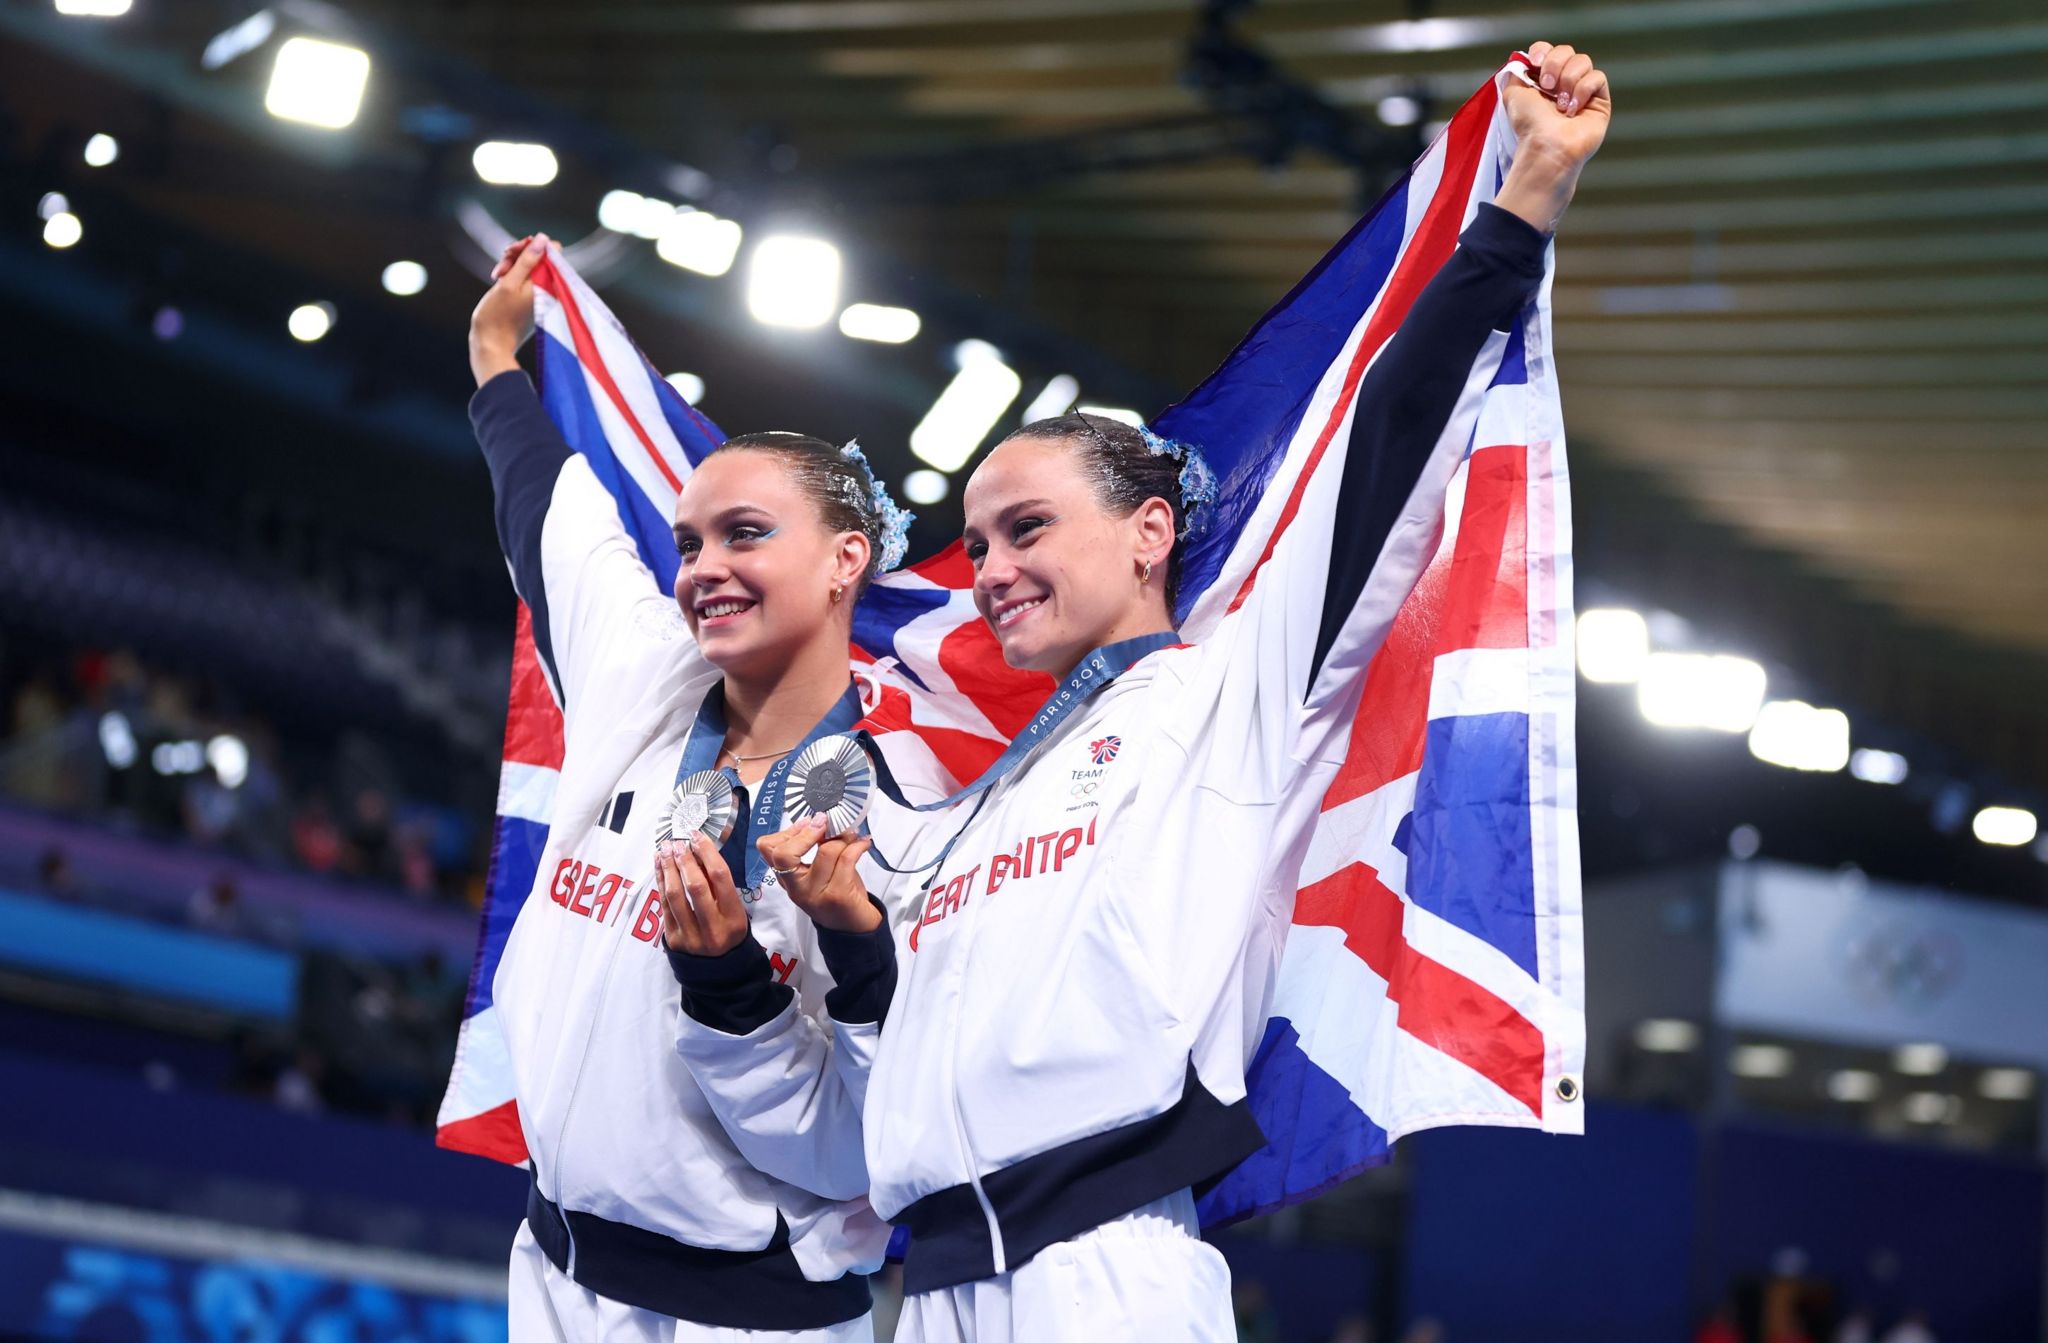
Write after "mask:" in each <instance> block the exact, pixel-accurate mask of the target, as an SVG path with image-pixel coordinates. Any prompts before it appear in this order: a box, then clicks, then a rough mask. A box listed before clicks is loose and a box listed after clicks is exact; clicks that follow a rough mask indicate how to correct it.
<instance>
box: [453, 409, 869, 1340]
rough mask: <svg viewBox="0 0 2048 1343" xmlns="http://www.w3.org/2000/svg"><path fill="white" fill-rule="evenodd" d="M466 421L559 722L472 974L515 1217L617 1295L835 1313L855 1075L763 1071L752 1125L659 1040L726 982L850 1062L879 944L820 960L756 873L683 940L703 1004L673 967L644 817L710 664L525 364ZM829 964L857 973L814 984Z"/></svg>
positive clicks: (686, 1310)
mask: <svg viewBox="0 0 2048 1343" xmlns="http://www.w3.org/2000/svg"><path fill="white" fill-rule="evenodd" d="M471 416H472V419H473V421H474V423H475V426H476V430H477V436H478V439H479V441H480V443H481V444H482V445H483V448H484V453H485V457H486V459H487V460H488V462H489V464H490V468H491V474H492V481H493V485H494V488H495V491H496V495H497V508H496V513H497V521H498V527H499V534H500V539H501V541H502V543H503V545H504V549H505V552H506V555H507V558H508V560H509V561H510V565H511V569H512V573H513V580H514V583H515V586H516V587H517V588H518V590H519V593H520V595H521V596H522V597H523V598H524V599H525V600H526V602H527V604H528V605H529V607H530V608H531V610H532V614H533V622H534V634H535V642H536V645H537V646H538V648H539V651H540V654H541V658H542V662H543V664H544V666H545V668H546V670H547V672H548V674H549V679H550V681H551V683H552V685H553V686H554V687H555V688H556V690H557V693H558V696H559V698H560V699H561V702H562V703H563V706H564V716H565V753H564V757H563V763H562V769H561V774H560V780H559V783H558V784H557V786H556V792H555V797H554V804H553V812H552V818H551V827H550V831H549V835H548V841H547V847H546V849H545V851H544V852H543V854H542V858H541V862H540V866H539V872H538V876H537V879H536V881H535V885H534V889H533V892H532V894H531V896H530V898H529V899H528V900H527V901H526V903H525V905H524V906H523V907H522V908H521V910H520V913H519V916H518V918H517V921H516V922H515V924H514V926H513V929H512V932H511V935H510V937H509V939H508V941H507V943H506V947H505V953H504V957H503V959H502V960H501V962H500V963H499V966H498V971H497V976H496V979H495V980H494V981H493V986H492V987H493V993H494V996H495V1000H496V1002H497V1005H498V1009H499V1012H500V1014H501V1015H502V1017H503V1019H504V1023H505V1031H506V1039H507V1045H508V1047H509V1050H510V1054H511V1063H512V1070H513V1074H514V1077H515V1080H516V1087H517V1097H518V1103H519V1115H520V1122H521V1126H522V1129H523V1131H524V1135H525V1139H526V1145H527V1150H528V1152H529V1153H530V1154H531V1156H532V1160H533V1174H534V1182H533V1186H532V1192H531V1195H530V1197H529V1200H528V1211H527V1220H528V1222H529V1224H530V1225H531V1226H532V1227H533V1230H534V1234H535V1236H536V1239H537V1240H538V1241H539V1242H540V1244H541V1246H542V1248H543V1249H544V1250H545V1251H546V1252H547V1253H548V1256H549V1258H550V1259H551V1260H553V1261H554V1262H555V1265H556V1267H557V1268H560V1269H561V1270H563V1271H564V1272H566V1273H568V1274H569V1275H570V1276H571V1277H573V1278H574V1279H575V1280H576V1281H577V1282H579V1283H581V1284H582V1285H584V1286H585V1287H588V1288H590V1289H591V1290H592V1291H595V1292H597V1293H598V1294H599V1295H601V1296H605V1297H609V1298H611V1299H613V1300H617V1301H621V1302H624V1303H626V1304H628V1305H634V1306H639V1307H642V1308H644V1309H648V1310H653V1311H656V1312H659V1313H661V1314H665V1315H671V1316H675V1317H677V1318H680V1319H687V1320H691V1321H694V1322H696V1323H700V1324H707V1325H722V1326H726V1327H732V1328H747V1329H777V1330H793V1329H806V1328H817V1327H822V1326H825V1325H829V1324H834V1323H838V1322H841V1321H844V1320H848V1319H852V1318H855V1317H857V1316H859V1315H861V1314H864V1313H865V1312H866V1311H867V1309H868V1303H869V1294H868V1290H867V1285H866V1281H865V1277H864V1275H865V1274H867V1273H869V1272H872V1271H873V1270H874V1269H875V1268H877V1267H878V1266H879V1265H880V1263H881V1259H882V1252H883V1249H884V1246H885V1245H886V1243H887V1239H888V1234H889V1228H888V1227H887V1226H886V1225H885V1224H884V1223H883V1222H882V1221H881V1220H880V1219H878V1218H876V1217H875V1215H874V1214H873V1213H872V1212H871V1211H870V1210H869V1207H868V1204H867V1201H866V1200H865V1198H863V1197H862V1195H863V1194H864V1193H865V1191H866V1188H867V1183H868V1181H867V1172H866V1166H865V1162H864V1159H863V1153H862V1149H861V1131H860V1124H859V1119H858V1093H857V1089H856V1090H854V1091H849V1090H848V1088H847V1087H846V1086H845V1085H844V1084H835V1085H833V1086H829V1087H812V1088H810V1090H809V1091H808V1092H807V1093H806V1094H795V1093H793V1092H787V1091H786V1092H785V1093H784V1094H783V1095H782V1097H781V1100H782V1108H781V1109H780V1110H778V1111H776V1112H775V1113H776V1116H777V1119H778V1123H777V1125H776V1127H775V1130H774V1132H772V1133H766V1134H761V1135H749V1134H746V1133H742V1134H740V1140H739V1141H735V1139H734V1138H733V1137H732V1136H730V1135H728V1133H727V1132H726V1130H725V1129H724V1128H722V1127H721V1125H720V1123H719V1121H718V1119H717V1118H716V1116H715V1115H714V1113H713V1110H712V1107H711V1105H710V1104H709V1102H708V1101H707V1100H706V1098H705V1095H704V1093H703V1091H702V1089H701V1088H700V1087H699V1086H698V1084H697V1082H696V1081H695V1080H694V1079H693V1078H692V1076H691V1074H690V1072H689V1070H688V1069H687V1068H686V1067H685V1066H684V1064H683V1062H682V1061H681V1060H680V1059H679V1058H678V1056H677V1054H676V1053H675V1050H674V1042H675V1041H676V1040H677V1038H678V1036H679V1035H685V1036H687V1035H689V1034H691V1033H692V1032H699V1031H703V1030H706V1029H707V1028H706V1027H704V1026H702V1025H701V1024H700V1023H699V1022H698V1020H697V1019H696V1018H695V1017H693V1016H692V1015H689V1014H688V1012H686V1011H685V1009H684V1007H683V1000H685V999H686V998H688V999H691V1002H692V1007H691V1009H690V1010H692V1011H698V1012H699V1013H700V1014H701V1015H704V1016H707V1017H710V1018H712V1019H719V1015H720V1013H721V1012H723V1011H727V1010H729V1008H728V1007H727V1006H726V1005H725V1003H726V998H729V997H730V996H731V995H730V994H726V995H725V997H721V992H722V989H723V988H724V987H725V985H726V984H727V983H729V982H730V981H732V980H733V979H734V978H735V976H737V977H739V978H741V979H743V980H744V981H745V986H746V992H745V993H744V994H743V995H742V997H743V998H744V1000H745V1001H746V1002H747V1003H748V1004H750V1005H751V1006H752V1007H753V1009H754V1010H759V1004H760V1003H761V1002H762V1001H763V1000H765V1001H767V1002H768V1003H769V1004H770V1005H771V1007H772V1008H774V1009H777V1010H780V1009H782V1008H784V1007H785V1005H786V1006H787V1009H788V1010H787V1012H786V1014H785V1016H786V1020H785V1021H784V1022H783V1029H784V1030H785V1032H786V1033H787V1034H788V1036H789V1037H790V1038H791V1039H803V1038H811V1039H815V1040H817V1041H829V1042H831V1043H832V1044H833V1045H834V1046H836V1047H835V1048H832V1049H830V1050H827V1051H825V1052H826V1054H827V1055H829V1057H831V1058H832V1059H835V1060H837V1061H838V1064H839V1065H841V1066H857V1065H863V1064H864V1063H865V1061H866V1059H867V1058H868V1057H869V1055H870V1054H871V1052H872V1050H873V1047H874V1041H875V1035H876V1030H877V1027H876V1025H875V1024H874V1023H875V1020H876V1018H877V1017H878V1016H879V1015H880V1012H879V1006H880V1003H879V1002H877V1003H874V1004H872V1005H870V1004H867V1003H866V1002H865V1001H864V1000H865V999H873V998H875V997H877V995H878V994H879V997H880V1000H881V1001H882V1002H885V1001H886V999H887V993H888V990H889V988H890V987H891V986H892V985H893V973H894V970H893V964H892V963H890V961H889V958H888V956H887V954H886V952H887V939H886V936H885V937H884V938H883V939H882V950H883V954H882V955H881V956H880V957H876V956H875V955H874V954H873V953H872V952H871V951H867V950H864V948H863V939H858V938H852V939H847V938H842V939H840V943H839V945H838V948H837V950H838V952H839V954H838V955H837V956H834V955H833V951H834V948H833V947H830V946H821V941H820V937H819V934H818V931H817V930H816V929H815V928H814V927H813V926H812V924H811V922H810V920H809V919H807V918H805V917H803V916H802V915H801V914H800V913H799V912H798V911H797V910H796V909H795V907H794V906H793V905H791V903H790V902H789V900H788V899H787V898H786V897H784V896H783V895H781V893H780V892H779V891H777V890H775V889H774V887H773V885H772V884H769V885H767V886H766V887H765V888H764V891H763V894H762V897H761V898H760V899H759V900H758V901H756V902H753V903H750V905H749V913H750V914H751V916H752V921H753V940H752V941H750V942H749V943H747V944H745V945H744V946H743V947H742V948H741V949H740V950H739V951H737V952H735V953H733V954H732V955H731V956H730V957H727V958H719V959H718V960H717V961H701V960H697V962H696V965H695V967H694V968H695V970H696V972H697V976H698V979H699V981H700V984H701V988H702V993H701V997H702V999H703V1002H702V1004H698V1003H697V1002H696V998H695V997H694V996H693V994H695V992H696V991H694V990H693V991H692V992H691V993H685V992H684V991H681V990H679V988H678V979H679V978H681V977H682V970H681V969H680V968H677V967H675V966H672V961H678V962H689V961H693V960H696V958H687V957H671V956H669V955H667V954H665V950H664V947H663V944H662V941H661V935H660V928H661V910H660V902H659V888H658V886H657V883H656V881H655V875H654V831H655V827H656V823H657V820H658V818H659V815H660V814H661V812H662V811H663V809H664V807H665V805H666V801H667V799H668V798H669V796H670V794H671V793H672V791H673V789H674V786H675V779H676V772H677V767H678V764H679V763H680V761H681V759H682V757H683V753H684V750H685V747H686V745H687V742H688V739H689V736H690V734H691V732H692V729H693V725H694V724H695V723H696V721H697V717H698V712H699V709H700V707H701V706H702V705H703V702H704V700H705V697H706V695H707V693H709V692H711V691H713V690H714V689H715V688H716V687H717V686H718V684H719V674H718V672H717V671H716V669H715V668H713V667H711V666H710V665H709V664H708V663H707V662H705V660H704V658H703V657H702V655H701V654H700V653H699V652H698V651H697V648H696V645H695V643H694V641H693V640H692V639H691V637H690V634H689V631H688V629H687V627H686V626H685V625H684V623H683V619H682V615H681V613H680V612H679V611H678V610H677V609H676V605H675V602H674V600H673V599H672V598H671V597H669V596H666V595H664V594H662V593H661V591H660V588H659V585H658V584H657V583H656V581H655V580H654V578H653V576H652V575H651V574H650V573H649V571H648V570H647V568H646V567H645V565H644V564H643V563H642V561H641V558H640V556H639V554H638V552H637V551H636V549H635V547H634V545H633V542H632V541H631V539H630V538H629V537H628V536H627V535H626V533H625V531H624V529H623V528H622V527H621V526H620V523H619V518H618V513H617V510H616V506H615V505H614V503H613V501H612V499H611V497H610V495H608V494H607V493H606V491H605V489H604V487H603V486H602V485H601V484H600V483H599V482H598V480H597V478H596V477H595V475H593V474H592V472H591V469H590V467H589V465H588V463H587V461H586V459H584V458H583V457H581V456H579V455H577V454H574V453H572V452H570V451H569V450H568V448H567V447H566V446H565V445H564V443H563V442H562V440H561V437H560V435H559V434H558V433H557V432H556V430H555V428H554V425H553V424H552V422H550V421H549V420H548V418H547V416H546V414H545V412H544V411H543V410H542V408H541V406H540V402H539V399H538V398H537V397H536V395H535V393H534V391H533V388H532V385H531V384H530V383H529V382H528V381H527V379H526V377H525V375H524V374H521V373H516V372H511V373H505V374H503V375H501V376H499V377H498V378H495V379H493V380H492V381H491V382H490V383H488V384H486V385H485V386H484V387H483V388H481V389H480V390H479V391H478V392H477V394H476V397H475V399H474V400H473V402H472V403H471ZM846 707H847V706H845V705H842V709H844V708H846ZM857 716H858V715H857V712H855V713H851V714H848V715H847V717H848V718H849V720H850V719H851V718H853V717H857ZM848 725H850V722H849V724H848ZM740 824H741V827H742V828H744V826H745V820H744V816H743V818H742V821H741V823H740ZM884 824H885V826H886V821H885V822H884ZM885 833H886V832H885ZM870 876H871V888H872V889H876V890H884V889H885V888H884V887H883V886H882V885H881V883H882V882H883V881H885V880H886V877H885V876H884V874H882V873H881V872H880V871H879V870H876V871H874V872H872V873H871V874H870ZM770 881H771V883H772V877H771V879H770ZM741 884H744V882H742V883H741ZM829 940H830V935H827V941H829ZM869 940H870V941H871V940H872V939H869ZM828 959H830V960H831V961H832V965H831V966H830V967H828V964H827V961H828ZM721 966H722V967H723V968H722V969H721ZM849 966H850V967H851V971H850V972H849V973H850V974H851V977H852V978H854V979H856V980H858V981H859V982H857V983H851V984H849V985H847V986H846V991H845V992H842V993H839V994H833V995H832V996H831V997H830V998H829V999H828V994H831V991H832V990H833V989H834V973H833V971H834V970H835V969H837V970H840V971H842V972H847V971H848V967H849ZM721 975H723V977H724V980H723V982H722V981H721ZM877 975H880V978H879V979H878V978H877ZM828 1001H829V1003H830V1006H831V1007H833V1008H834V1009H840V1010H839V1015H840V1016H841V1017H842V1018H844V1019H843V1020H834V1019H832V1016H831V1015H829V1014H828V1012H827V1007H828ZM835 1105H836V1106H837V1107H838V1108H837V1109H836V1110H835V1109H834V1108H833V1107H834V1106H835ZM799 1111H807V1112H805V1113H799Z"/></svg>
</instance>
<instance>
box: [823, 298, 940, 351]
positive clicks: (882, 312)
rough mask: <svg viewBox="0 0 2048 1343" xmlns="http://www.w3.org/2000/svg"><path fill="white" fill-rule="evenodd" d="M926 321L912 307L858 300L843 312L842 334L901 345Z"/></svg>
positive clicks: (886, 343) (840, 320) (841, 317)
mask: <svg viewBox="0 0 2048 1343" xmlns="http://www.w3.org/2000/svg"><path fill="white" fill-rule="evenodd" d="M922 325H923V323H922V322H920V321H919V320H918V316H917V314H916V313H914V312H912V311H911V310H910V309H908V308H885V307H883V306H882V305H880V304H878V303H855V304H853V305H851V306H850V307H848V308H847V310H846V311H845V312H842V313H840V314H839V330H840V333H841V334H842V335H848V336H852V337H853V338H854V339H855V340H878V341H881V342H882V343H883V344H884V345H901V344H902V343H903V342H904V341H907V340H909V339H911V338H912V337H914V336H916V335H917V333H918V329H919V328H920V327H921V326H922Z"/></svg>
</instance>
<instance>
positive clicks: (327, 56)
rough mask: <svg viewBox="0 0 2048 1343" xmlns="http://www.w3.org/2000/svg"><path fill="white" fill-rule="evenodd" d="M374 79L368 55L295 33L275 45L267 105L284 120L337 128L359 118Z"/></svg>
mask: <svg viewBox="0 0 2048 1343" xmlns="http://www.w3.org/2000/svg"><path fill="white" fill-rule="evenodd" d="M369 82H370V56H369V53H368V52H366V51H363V50H362V49H361V48H358V47H350V46H344V45H343V44H341V43H339V42H323V41H321V40H320V39H319V38H317V37H294V38H289V39H287V40H286V41H285V43H284V45H283V46H281V47H279V48H278V49H277V59H276V61H275V62H274V63H273V64H272V65H271V67H270V88H269V90H268V91H267V92H266V93H265V94H264V95H263V106H264V108H265V109H266V110H267V111H268V112H269V113H270V115H272V116H274V117H277V118H279V119H280V120H283V121H298V122H303V123H305V124H306V125H308V126H323V127H325V128H327V129H328V130H339V129H341V128H342V127H343V126H346V125H348V124H349V123H350V122H352V121H354V120H355V119H356V113H357V111H359V110H360V109H361V107H362V105H363V89H364V88H365V87H366V86H367V85H368V84H369Z"/></svg>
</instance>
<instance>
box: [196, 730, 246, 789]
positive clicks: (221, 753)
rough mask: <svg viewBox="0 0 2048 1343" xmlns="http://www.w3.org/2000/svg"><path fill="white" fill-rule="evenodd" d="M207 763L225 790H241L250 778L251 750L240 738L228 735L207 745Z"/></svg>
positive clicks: (216, 738)
mask: <svg viewBox="0 0 2048 1343" xmlns="http://www.w3.org/2000/svg"><path fill="white" fill-rule="evenodd" d="M206 763H207V764H209V765H211V766H213V773H214V777H216V778H218V779H219V780H220V783H221V787H223V788H240V787H241V786H242V781H243V780H245V779H247V778H248V777H249V748H248V747H247V746H246V745H244V744H243V742H242V739H241V738H240V737H235V736H230V735H228V734H226V733H223V734H221V735H220V736H218V737H215V738H214V739H213V740H212V741H210V742H208V743H206Z"/></svg>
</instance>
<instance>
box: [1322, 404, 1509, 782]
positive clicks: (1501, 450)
mask: <svg viewBox="0 0 2048 1343" xmlns="http://www.w3.org/2000/svg"><path fill="white" fill-rule="evenodd" d="M1528 483H1529V482H1528V452H1527V450H1526V449H1524V448H1521V447H1516V446H1513V445H1505V446H1500V447H1492V448H1482V449H1480V450H1479V451H1478V452H1475V453H1473V454H1472V460H1471V463H1470V465H1469V466H1468V467H1467V469H1466V476H1465V503H1464V507H1463V508H1462V509H1461V510H1460V511H1459V514H1458V538H1457V541H1456V542H1455V543H1454V544H1453V545H1452V547H1451V551H1450V553H1449V554H1448V555H1446V554H1444V553H1443V552H1442V551H1439V552H1438V553H1437V556H1436V558H1434V559H1432V560H1431V561H1430V563H1429V567H1428V568H1427V569H1425V570H1423V572H1422V578H1421V579H1420V580H1419V581H1418V582H1417V583H1416V585H1415V590H1414V591H1413V592H1411V593H1409V594H1408V600H1407V601H1405V602H1403V603H1402V604H1401V609H1400V611H1399V612H1398V613H1397V614H1396V615H1395V616H1394V623H1393V625H1392V627H1391V628H1389V629H1388V631H1387V640H1386V642H1385V643H1383V644H1381V645H1380V650H1379V652H1377V653H1375V654H1373V659H1372V663H1371V665H1370V666H1368V667H1367V668H1366V672H1365V688H1364V690H1363V691H1361V692H1360V694H1359V700H1358V714H1357V717H1356V718H1354V719H1353V720H1352V724H1351V743H1350V745H1349V746H1348V747H1347V748H1346V751H1345V755H1344V763H1343V765H1341V766H1340V767H1339V768H1338V770H1337V776H1336V777H1335V778H1334V779H1332V780H1331V781H1330V788H1329V791H1328V792H1326V793H1325V794H1324V795H1323V810H1324V811H1328V810H1330V809H1331V808H1332V807H1337V806H1342V805H1343V804H1344V803H1346V802H1349V801H1351V800H1352V799H1354V798H1360V797H1364V796H1365V795H1366V794H1367V793H1371V792H1375V791H1377V790H1378V789H1380V788H1383V787H1385V786H1386V785H1387V784H1389V783H1392V782H1393V781H1394V780H1395V779H1398V778H1400V777H1402V776H1403V775H1406V774H1413V773H1414V772H1415V771H1416V770H1418V769H1421V768H1422V747H1423V741H1424V738H1425V736H1426V734H1427V732H1428V729H1429V689H1430V683H1431V681H1432V680H1433V679H1434V677H1435V672H1436V659H1437V657H1438V655H1440V654H1443V653H1452V652H1456V651H1458V650H1460V649H1465V648H1522V647H1525V646H1527V644H1528V642H1529V593H1528V587H1529V574H1528V498H1529V490H1528Z"/></svg>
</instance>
